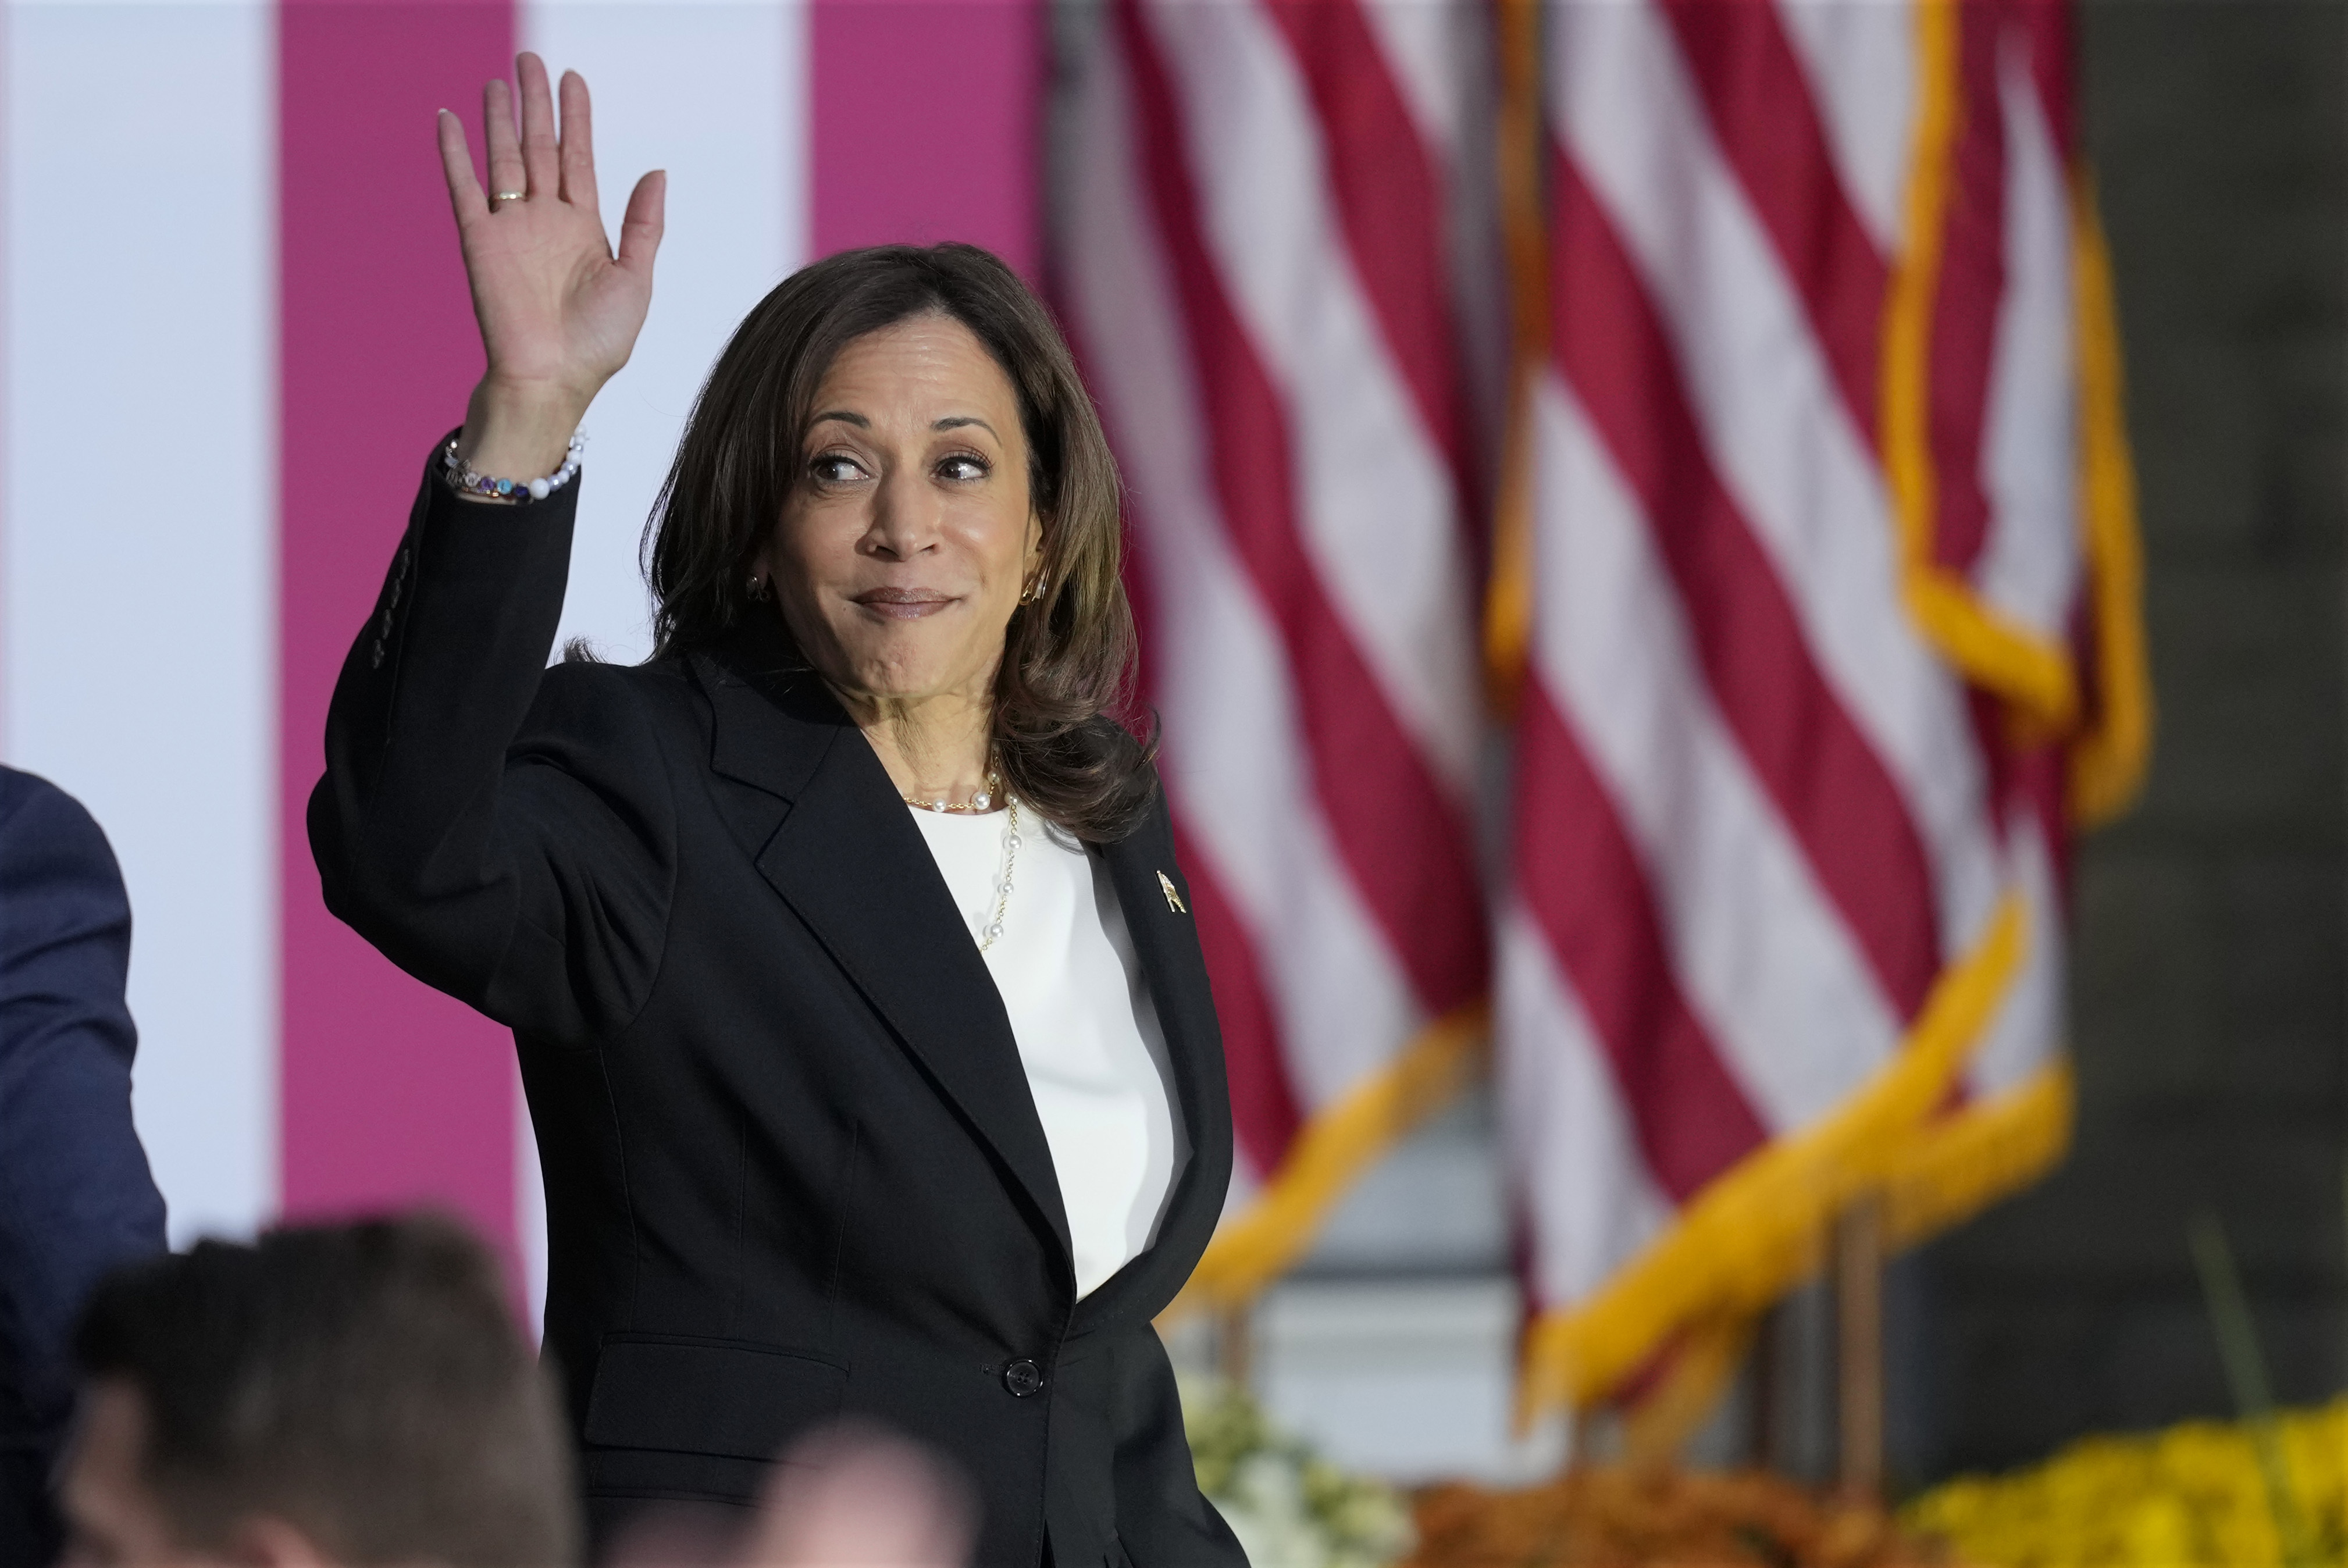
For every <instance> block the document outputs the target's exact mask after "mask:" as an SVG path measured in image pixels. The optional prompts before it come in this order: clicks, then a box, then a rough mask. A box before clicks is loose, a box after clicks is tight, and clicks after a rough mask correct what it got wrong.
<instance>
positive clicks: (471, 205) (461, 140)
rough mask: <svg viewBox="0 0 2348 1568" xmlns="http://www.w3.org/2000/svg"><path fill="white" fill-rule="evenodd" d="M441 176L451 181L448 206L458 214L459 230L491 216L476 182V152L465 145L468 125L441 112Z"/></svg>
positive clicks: (479, 185) (479, 186) (445, 111)
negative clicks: (474, 175) (474, 155)
mask: <svg viewBox="0 0 2348 1568" xmlns="http://www.w3.org/2000/svg"><path fill="white" fill-rule="evenodd" d="M439 130H440V172H441V173H442V174H444V175H445V176H447V177H448V205H449V206H450V207H452V208H454V209H455V210H456V213H457V226H458V228H459V229H461V228H463V227H464V226H465V224H466V223H467V222H469V221H470V220H472V219H476V218H482V217H486V216H488V214H489V201H487V200H486V199H485V198H484V197H483V196H482V195H481V182H480V181H478V180H476V179H474V178H473V152H472V150H471V149H470V148H469V147H467V146H466V145H465V122H464V121H463V120H461V119H458V118H457V117H456V116H455V115H453V114H450V113H449V112H448V110H447V109H445V108H444V109H442V110H441V111H440V125H439Z"/></svg>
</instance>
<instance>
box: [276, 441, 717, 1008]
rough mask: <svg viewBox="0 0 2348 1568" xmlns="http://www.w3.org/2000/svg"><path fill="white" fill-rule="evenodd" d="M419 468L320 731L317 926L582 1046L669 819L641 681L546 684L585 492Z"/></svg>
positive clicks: (658, 877)
mask: <svg viewBox="0 0 2348 1568" xmlns="http://www.w3.org/2000/svg"><path fill="white" fill-rule="evenodd" d="M437 460H438V449H437V448H436V449H435V456H434V458H433V459H427V464H426V469H425V474H424V480H423V483H422V484H421V486H420V487H419V489H418V490H417V497H416V502H415V505H414V507H413V509H412V510H411V511H410V512H409V516H408V524H407V532H406V533H405V534H404V535H403V536H402V537H401V539H400V542H399V548H398V550H397V552H396V553H395V554H394V556H393V558H392V563H391V569H390V571H389V572H388V573H386V577H385V579H384V584H383V588H382V591H381V592H380V593H378V594H377V596H376V604H375V609H374V612H373V614H370V615H369V616H368V618H367V623H366V625H365V626H364V627H362V628H361V629H360V632H359V636H358V641H357V642H356V644H355V645H354V646H353V647H352V649H351V652H350V655H349V656H348V657H347V658H346V659H345V661H344V663H343V669H342V675H341V676H340V678H339V679H338V680H337V681H336V682H335V695H334V699H333V702H332V704H331V705H330V706H329V707H328V709H327V717H326V771H325V777H324V778H323V779H320V780H319V783H318V786H317V788H316V789H314V791H312V793H311V796H310V812H309V826H310V847H311V852H312V854H313V855H314V857H315V858H316V861H317V863H318V873H319V880H320V882H321V884H322V887H323V890H324V895H325V900H326V906H327V908H329V909H330V910H332V911H333V912H334V913H335V915H336V916H338V917H339V918H341V919H342V920H344V921H345V922H347V923H349V924H350V925H351V926H352V927H353V928H354V929H355V930H356V931H357V932H358V933H359V934H361V935H362V936H365V937H366V939H367V940H368V941H369V942H371V943H373V944H375V945H376V947H377V948H378V949H380V950H381V951H382V952H383V954H385V955H386V957H388V958H390V959H391V960H392V962H393V963H395V964H396V965H399V966H400V967H401V968H403V969H405V970H407V972H408V973H409V974H411V975H415V976H416V977H417V979H419V980H422V981H424V982H425V983H426V984H427V985H433V986H437V987H438V988H439V989H440V990H442V991H445V992H447V993H448V994H449V995H452V996H455V997H457V998H458V1000H459V1001H463V1002H466V1003H469V1004H470V1005H471V1006H475V1007H478V1008H479V1009H480V1010H481V1011H482V1012H484V1013H487V1014H489V1016H491V1017H493V1018H496V1019H498V1020H499V1022H501V1023H505V1024H508V1025H510V1026H513V1027H515V1028H517V1029H521V1030H524V1031H526V1032H529V1033H531V1034H534V1035H538V1036H541V1037H546V1038H550V1039H552V1040H555V1041H558V1042H569V1043H585V1042H588V1041H592V1040H594V1039H597V1038H601V1037H606V1036H608V1035H609V1034H611V1033H612V1032H613V1031H614V1030H616V1029H618V1028H620V1027H622V1026H624V1025H625V1024H626V1022H627V1021H628V1020H629V1019H631V1018H633V1016H634V1015H635V1013H636V1011H637V1010H638V1009H639V1008H640V1007H641V1006H643V1003H644V997H645V996H646V995H647V994H648V993H649V991H650V989H651V985H652V979H653V976H654V973H655V972H656V971H657V969H658V967H659V963H660V955H661V948H662V943H663V940H664V934H665V932H666V929H667V921H668V907H669V899H670V896H671V893H672V892H673V891H674V888H675V861H676V852H675V799H674V793H673V789H672V784H671V781H670V778H669V774H668V771H667V769H666V766H665V762H664V757H663V753H662V750H661V747H660V741H659V737H658V735H657V734H656V732H655V728H654V724H653V722H652V719H651V717H650V715H649V714H648V712H647V711H646V709H647V704H646V700H645V698H644V692H643V681H642V678H641V672H637V671H633V670H626V669H621V668H617V667H614V666H611V665H596V664H586V663H580V664H565V665H557V666H555V667H554V668H552V669H549V668H547V665H546V661H547V655H548V654H549V653H550V652H551V649H552V646H553V643H554V634H555V628H556V624H557V622H558V621H559V620H560V618H561V613H562V593H563V585H564V583H565V580H566V578H567V577H568V574H569V572H570V563H571V535H572V523H573V521H574V520H575V518H576V515H577V507H578V496H579V489H580V485H581V483H582V482H583V476H582V477H581V479H578V480H573V481H572V483H571V484H570V485H568V486H566V487H565V488H564V489H562V490H558V491H556V492H555V493H554V494H553V495H552V496H550V497H549V498H548V499H547V500H543V501H540V502H537V503H535V504H532V505H530V506H497V505H491V504H487V503H484V502H479V501H473V500H465V499H463V498H461V497H459V496H458V495H457V494H456V493H455V492H454V491H452V490H450V489H449V488H448V485H447V484H446V483H444V482H442V481H441V480H439V478H438V475H437V474H436V473H435V472H434V471H433V465H434V463H435V462H437Z"/></svg>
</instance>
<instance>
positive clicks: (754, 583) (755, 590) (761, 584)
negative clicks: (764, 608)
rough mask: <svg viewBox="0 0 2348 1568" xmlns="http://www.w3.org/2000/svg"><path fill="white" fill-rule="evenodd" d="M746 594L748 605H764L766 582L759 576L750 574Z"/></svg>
mask: <svg viewBox="0 0 2348 1568" xmlns="http://www.w3.org/2000/svg"><path fill="white" fill-rule="evenodd" d="M748 592H749V594H750V603H753V604H763V603H766V602H767V580H766V579H765V578H763V577H761V576H759V575H758V574H757V573H755V572H754V573H751V574H750V582H749V584H748Z"/></svg>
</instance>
